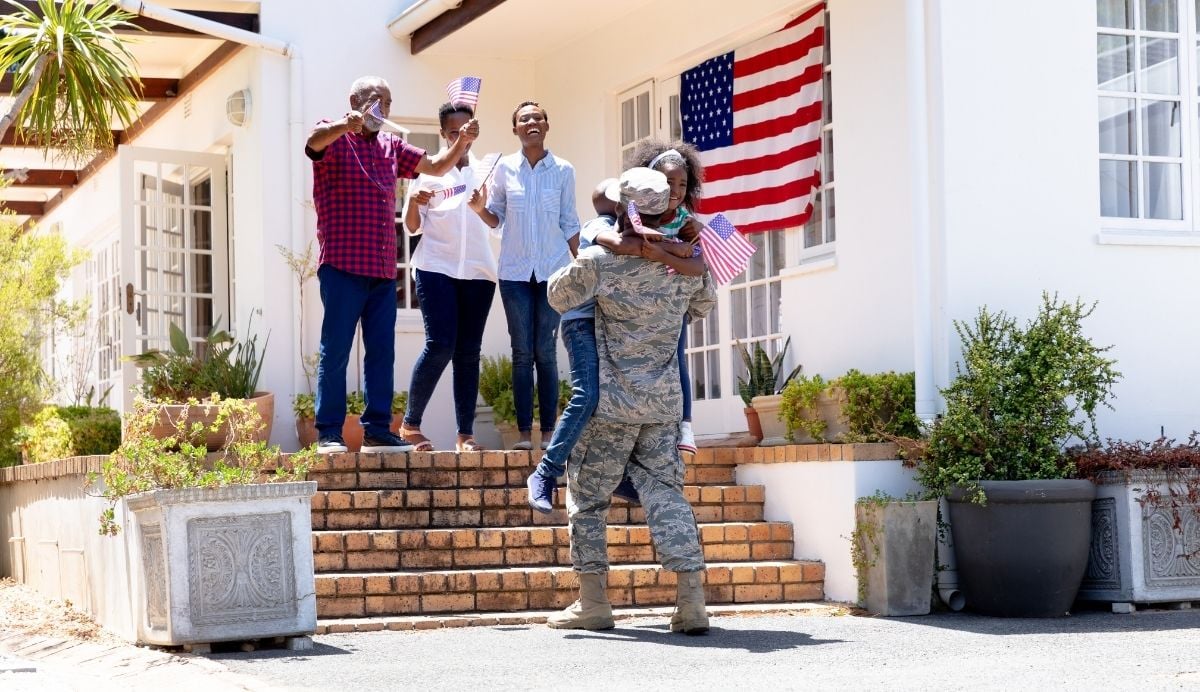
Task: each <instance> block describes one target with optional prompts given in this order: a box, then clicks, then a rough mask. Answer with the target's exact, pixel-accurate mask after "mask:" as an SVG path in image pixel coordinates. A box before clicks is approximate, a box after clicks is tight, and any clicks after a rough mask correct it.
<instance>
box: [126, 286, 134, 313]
mask: <svg viewBox="0 0 1200 692" xmlns="http://www.w3.org/2000/svg"><path fill="white" fill-rule="evenodd" d="M125 312H126V314H129V315H132V314H133V284H125Z"/></svg>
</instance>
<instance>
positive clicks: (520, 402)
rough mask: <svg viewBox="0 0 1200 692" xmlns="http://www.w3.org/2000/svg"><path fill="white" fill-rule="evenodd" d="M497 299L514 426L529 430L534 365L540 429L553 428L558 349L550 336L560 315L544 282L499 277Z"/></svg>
mask: <svg viewBox="0 0 1200 692" xmlns="http://www.w3.org/2000/svg"><path fill="white" fill-rule="evenodd" d="M500 300H501V301H502V302H503V303H504V316H505V317H506V318H507V319H508V336H509V338H510V340H511V342H512V354H513V355H512V361H513V404H514V405H515V407H516V409H517V429H518V430H520V431H521V432H529V431H531V430H533V372H534V368H535V366H536V368H537V393H538V408H539V409H540V414H541V415H540V416H539V418H540V421H541V426H542V427H541V430H542V432H543V433H548V432H549V431H551V430H553V429H554V418H555V417H556V415H557V414H558V411H557V410H556V409H557V408H558V352H557V350H556V346H555V343H554V338H555V336H556V335H557V332H558V322H559V319H560V316H559V314H558V312H557V311H555V309H554V308H552V307H550V302H549V301H548V300H547V299H546V282H545V281H537V280H535V279H534V277H532V276H531V277H530V279H529V280H528V281H506V280H504V279H501V280H500Z"/></svg>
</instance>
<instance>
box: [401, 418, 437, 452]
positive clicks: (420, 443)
mask: <svg viewBox="0 0 1200 692" xmlns="http://www.w3.org/2000/svg"><path fill="white" fill-rule="evenodd" d="M400 437H403V438H404V440H405V441H406V442H411V443H412V446H413V448H412V451H414V452H432V451H433V442H432V441H431V440H430V439H429V438H428V437H425V436H424V435H422V434H421V431H420V430H410V429H408V428H406V427H404V426H403V425H401V426H400Z"/></svg>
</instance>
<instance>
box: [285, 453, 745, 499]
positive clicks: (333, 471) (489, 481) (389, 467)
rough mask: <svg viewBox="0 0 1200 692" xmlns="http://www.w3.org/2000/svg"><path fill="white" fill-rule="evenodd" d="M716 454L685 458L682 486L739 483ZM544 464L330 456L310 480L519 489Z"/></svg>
mask: <svg viewBox="0 0 1200 692" xmlns="http://www.w3.org/2000/svg"><path fill="white" fill-rule="evenodd" d="M713 451H717V450H701V452H708V453H698V454H695V455H688V454H685V455H684V483H687V484H689V485H703V484H713V483H719V484H726V485H727V484H731V483H734V482H735V480H734V470H735V469H736V468H737V467H736V465H735V464H734V463H733V461H732V456H729V455H714V454H712V452H713ZM726 451H732V450H726ZM725 456H729V459H728V460H726V459H725ZM718 459H720V460H721V461H720V462H718ZM540 460H541V454H540V452H539V453H538V454H537V455H536V456H531V455H530V453H529V452H461V453H459V452H405V453H399V454H330V455H326V456H323V457H321V459H320V460H318V461H317V462H316V463H315V464H314V465H313V466H312V467H310V469H309V474H308V479H309V480H313V481H316V482H317V487H318V488H320V489H321V490H376V489H378V490H387V489H403V488H505V487H514V488H520V487H524V486H525V479H526V477H528V476H529V473H530V472H531V471H533V468H534V467H535V466H537V463H538V461H540Z"/></svg>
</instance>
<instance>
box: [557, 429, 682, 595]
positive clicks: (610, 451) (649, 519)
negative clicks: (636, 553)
mask: <svg viewBox="0 0 1200 692" xmlns="http://www.w3.org/2000/svg"><path fill="white" fill-rule="evenodd" d="M678 438H679V426H678V424H677V423H670V424H642V425H639V424H630V423H613V422H609V421H603V420H600V419H597V418H593V419H592V420H591V421H590V422H589V423H588V425H587V427H586V428H585V429H584V431H583V434H582V436H581V437H580V438H579V442H578V443H576V445H575V449H574V450H573V451H572V453H571V457H570V459H568V461H567V490H568V495H567V516H568V517H570V526H571V561H572V562H573V563H574V565H575V570H576V571H579V572H587V573H593V574H600V573H604V572H607V571H608V509H609V505H610V504H611V502H612V492H613V490H614V489H616V487H617V484H618V483H620V482H621V478H622V477H623V476H624V474H625V472H626V469H627V468H628V471H629V478H630V480H631V481H633V485H634V487H635V488H637V491H638V494H639V495H640V496H641V500H642V507H643V508H644V509H645V511H646V523H647V524H648V525H649V527H650V536H651V538H652V539H653V540H654V547H655V549H656V550H657V551H658V558H659V560H660V561H661V562H662V566H663V567H665V568H666V569H668V570H671V571H672V572H698V571H700V570H702V569H704V552H703V551H702V550H701V548H700V538H699V533H698V531H697V529H696V517H695V515H694V514H692V507H691V505H689V504H688V501H687V500H686V499H685V498H684V497H683V459H682V458H681V457H680V456H679V450H678V449H677V448H676V446H675V445H676V444H678V442H679V439H678Z"/></svg>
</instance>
